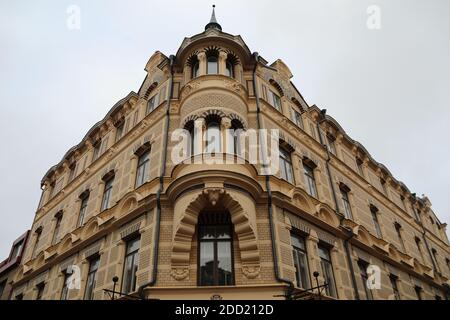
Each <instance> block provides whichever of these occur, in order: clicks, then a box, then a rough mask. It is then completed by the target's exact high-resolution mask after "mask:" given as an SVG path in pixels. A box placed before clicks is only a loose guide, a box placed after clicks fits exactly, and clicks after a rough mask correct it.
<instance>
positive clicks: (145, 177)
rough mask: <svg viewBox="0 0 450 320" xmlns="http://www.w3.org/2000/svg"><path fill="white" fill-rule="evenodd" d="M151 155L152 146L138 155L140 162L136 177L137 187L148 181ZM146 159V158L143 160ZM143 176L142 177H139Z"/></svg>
mask: <svg viewBox="0 0 450 320" xmlns="http://www.w3.org/2000/svg"><path fill="white" fill-rule="evenodd" d="M150 155H151V148H150V147H149V148H146V149H145V150H143V151H142V152H140V153H139V154H138V155H137V156H138V162H137V166H136V178H135V188H136V189H137V188H139V187H141V186H143V185H144V184H145V183H146V182H148V179H149V174H150ZM142 159H144V160H142ZM140 170H143V171H142V175H140ZM139 177H141V178H139Z"/></svg>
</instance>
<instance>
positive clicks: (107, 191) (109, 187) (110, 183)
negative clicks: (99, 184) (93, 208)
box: [100, 173, 115, 212]
mask: <svg viewBox="0 0 450 320" xmlns="http://www.w3.org/2000/svg"><path fill="white" fill-rule="evenodd" d="M114 180H115V174H114V173H112V174H111V175H110V176H108V177H107V178H105V179H104V182H105V187H104V189H103V196H102V204H101V207H100V212H103V211H105V210H108V209H109V205H110V202H111V197H112V191H113V187H114Z"/></svg>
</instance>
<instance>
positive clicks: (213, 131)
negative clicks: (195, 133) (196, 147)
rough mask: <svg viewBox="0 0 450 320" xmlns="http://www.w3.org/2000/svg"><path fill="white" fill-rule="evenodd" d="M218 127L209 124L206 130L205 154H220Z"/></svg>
mask: <svg viewBox="0 0 450 320" xmlns="http://www.w3.org/2000/svg"><path fill="white" fill-rule="evenodd" d="M220 140H221V139H220V127H219V124H217V123H211V124H209V125H208V129H207V130H206V152H207V153H212V152H220V150H221V146H220Z"/></svg>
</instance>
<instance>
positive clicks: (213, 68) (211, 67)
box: [208, 57, 218, 74]
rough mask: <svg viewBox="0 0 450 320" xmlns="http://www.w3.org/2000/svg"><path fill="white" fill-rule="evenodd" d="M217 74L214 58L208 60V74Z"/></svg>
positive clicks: (215, 59)
mask: <svg viewBox="0 0 450 320" xmlns="http://www.w3.org/2000/svg"><path fill="white" fill-rule="evenodd" d="M217 73H218V64H217V58H216V57H209V58H208V74H217Z"/></svg>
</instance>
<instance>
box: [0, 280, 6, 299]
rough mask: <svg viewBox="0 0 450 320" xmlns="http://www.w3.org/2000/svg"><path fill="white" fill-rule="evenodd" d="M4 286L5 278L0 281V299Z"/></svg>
mask: <svg viewBox="0 0 450 320" xmlns="http://www.w3.org/2000/svg"><path fill="white" fill-rule="evenodd" d="M5 288H6V280H4V281H2V282H0V300H2V296H3V292H4V291H5Z"/></svg>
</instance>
